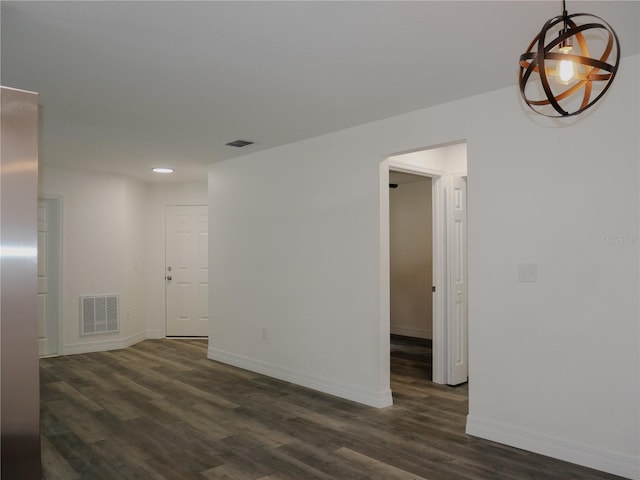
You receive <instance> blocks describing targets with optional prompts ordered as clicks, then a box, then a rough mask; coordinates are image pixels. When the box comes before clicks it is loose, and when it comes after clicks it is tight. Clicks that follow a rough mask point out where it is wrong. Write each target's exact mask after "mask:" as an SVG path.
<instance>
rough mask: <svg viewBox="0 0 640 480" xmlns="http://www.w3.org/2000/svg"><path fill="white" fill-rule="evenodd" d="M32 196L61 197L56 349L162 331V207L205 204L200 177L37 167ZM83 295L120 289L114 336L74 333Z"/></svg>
mask: <svg viewBox="0 0 640 480" xmlns="http://www.w3.org/2000/svg"><path fill="white" fill-rule="evenodd" d="M39 194H40V195H45V196H58V197H60V198H61V201H62V217H63V226H62V235H63V257H62V260H63V263H62V275H63V276H62V288H63V293H62V297H63V298H62V314H63V335H64V337H63V346H64V349H63V352H62V353H67V354H68V353H81V352H92V351H99V350H110V349H115V348H123V347H125V346H128V345H131V344H133V343H135V342H137V341H140V340H144V339H145V338H161V337H164V335H165V302H164V296H165V282H164V265H165V259H164V247H165V242H164V239H165V230H164V228H165V226H164V222H165V206H166V205H202V204H206V203H207V183H206V182H204V181H203V182H190V183H157V184H147V183H144V182H140V181H137V180H133V179H130V178H127V177H124V176H119V175H111V174H104V173H96V172H87V171H82V170H77V169H67V168H54V167H41V169H40V191H39ZM91 294H120V295H121V298H120V300H121V308H120V310H121V328H120V333H119V334H115V333H114V334H104V335H102V334H101V335H93V336H84V337H81V336H80V331H79V312H78V308H79V300H78V298H79V296H81V295H91Z"/></svg>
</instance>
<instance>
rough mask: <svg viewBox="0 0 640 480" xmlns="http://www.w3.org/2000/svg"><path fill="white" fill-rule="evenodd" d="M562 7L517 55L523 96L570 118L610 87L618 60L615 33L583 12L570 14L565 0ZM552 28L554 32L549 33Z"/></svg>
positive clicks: (545, 111)
mask: <svg viewBox="0 0 640 480" xmlns="http://www.w3.org/2000/svg"><path fill="white" fill-rule="evenodd" d="M562 10H563V11H562V15H559V16H557V17H553V18H551V19H550V20H548V21H547V22H546V23H545V24H544V26H543V27H542V30H540V33H538V35H536V37H535V38H534V39H533V41H532V42H531V44H530V45H529V48H527V51H526V52H525V53H523V54H522V55H521V56H520V73H519V85H520V93H521V94H522V98H523V99H524V101H525V102H526V104H527V105H528V106H529V107H530V108H531V109H532V110H533V111H535V112H536V113H539V114H540V115H544V116H546V117H570V116H572V115H578V114H580V113H582V112H584V111H585V110H586V109H587V108H589V107H591V106H592V105H593V104H595V103H596V102H597V101H598V100H600V98H602V96H603V95H604V94H605V92H606V91H607V90H608V89H609V87H610V86H611V83H612V82H613V79H614V78H615V76H616V72H617V71H618V63H619V62H620V43H619V41H618V36H617V35H616V32H615V31H614V30H613V28H611V26H610V25H609V24H608V23H607V22H605V21H604V20H602V19H601V18H600V17H597V16H595V15H591V14H588V13H574V14H572V15H569V14H568V13H567V8H566V4H565V0H563V1H562ZM579 17H580V18H579ZM576 21H581V22H584V23H581V24H580V25H578V24H577V23H576ZM556 28H559V29H560V30H559V31H558V34H557V36H555V35H553V34H551V33H550V32H555V31H556Z"/></svg>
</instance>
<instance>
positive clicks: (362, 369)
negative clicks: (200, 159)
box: [209, 56, 640, 478]
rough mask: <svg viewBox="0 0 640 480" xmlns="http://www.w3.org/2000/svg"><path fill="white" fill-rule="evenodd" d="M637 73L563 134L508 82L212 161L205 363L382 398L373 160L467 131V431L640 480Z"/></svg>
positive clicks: (382, 327)
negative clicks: (533, 267) (523, 271)
mask: <svg viewBox="0 0 640 480" xmlns="http://www.w3.org/2000/svg"><path fill="white" fill-rule="evenodd" d="M638 70H639V67H638V56H634V57H627V58H624V59H623V60H622V63H621V68H620V71H619V74H618V78H616V81H615V83H614V85H613V87H612V88H611V90H610V91H609V93H608V94H607V95H606V97H605V98H604V99H603V101H602V102H600V103H599V105H598V106H597V107H595V108H594V109H592V110H593V111H591V112H590V113H589V114H586V115H584V116H582V117H581V118H578V119H573V120H569V121H568V122H564V123H569V124H570V125H569V126H565V127H563V126H560V125H561V123H562V122H557V124H558V126H556V127H554V126H552V124H551V123H550V122H546V121H543V119H542V118H534V117H533V114H530V113H529V112H527V111H526V110H525V108H523V107H522V103H521V101H520V99H519V98H518V93H517V90H516V88H515V87H513V88H508V89H502V90H498V91H495V92H491V93H487V94H483V95H478V96H475V97H471V98H467V99H464V100H460V101H456V102H452V103H448V104H444V105H440V106H437V107H433V108H429V109H424V110H418V111H415V112H412V113H409V114H406V115H401V116H398V117H394V118H390V119H387V120H383V121H379V122H374V123H370V124H367V125H362V126H359V127H355V128H351V129H347V130H342V131H339V132H335V133H333V134H329V135H325V136H322V137H317V138H313V139H309V140H306V141H302V142H298V143H295V144H290V145H286V146H283V147H279V148H275V149H272V150H267V151H263V152H258V153H255V154H252V155H247V156H245V157H242V158H240V159H235V160H231V161H226V162H222V163H218V164H214V165H212V166H211V167H210V172H209V181H210V185H209V200H210V205H211V206H210V224H211V225H212V227H213V230H214V232H213V234H212V235H211V236H210V266H211V278H210V289H211V296H210V300H211V318H212V322H211V338H210V348H209V356H210V357H211V358H216V359H220V360H223V361H228V362H230V363H234V364H237V365H241V366H243V367H245V368H250V369H253V370H256V371H262V372H266V373H269V374H271V375H274V376H279V377H280V378H287V379H290V380H293V381H296V382H298V383H300V384H305V385H309V386H313V387H315V388H318V389H321V390H324V391H328V392H331V393H336V394H338V395H342V396H344V397H347V398H351V399H355V400H358V401H362V402H364V403H369V404H371V405H379V406H380V405H384V404H387V403H388V402H389V401H390V396H389V371H388V368H389V363H388V355H389V352H388V334H389V330H388V326H389V314H388V310H386V311H385V309H384V308H383V309H382V311H381V305H382V306H383V307H384V306H385V303H386V302H385V300H384V297H385V292H384V290H381V289H380V285H383V286H384V285H385V275H387V274H388V271H385V268H384V258H385V253H384V251H385V248H386V247H387V245H386V244H385V240H384V236H381V232H382V231H383V230H384V229H383V228H382V227H381V225H382V224H383V223H384V221H385V220H384V215H381V213H382V214H384V213H385V205H386V203H385V195H387V194H386V191H387V189H386V187H385V188H383V186H384V185H385V183H386V180H387V179H386V178H384V175H385V171H386V170H385V169H384V168H382V169H381V168H380V163H381V162H382V161H383V159H384V158H386V157H388V156H389V155H391V154H394V153H398V152H407V151H415V150H419V149H421V148H425V147H428V146H431V145H442V144H447V143H454V142H456V141H460V140H464V139H466V140H467V142H468V144H467V149H468V172H469V190H468V201H469V347H470V365H471V371H470V378H472V379H473V381H472V383H471V384H470V412H469V419H468V431H469V432H470V433H472V434H475V435H478V436H482V437H486V438H491V439H494V440H498V441H502V442H504V443H508V444H511V445H515V446H519V447H522V448H525V449H530V450H534V451H538V452H541V453H546V454H549V455H553V456H556V457H559V458H564V459H567V460H570V461H573V462H576V463H581V464H585V465H589V466H592V467H595V468H600V469H603V470H607V471H610V472H613V473H618V474H621V475H626V476H628V477H632V478H640V475H639V474H638V472H639V471H640V460H639V458H638V451H639V450H640V441H639V439H638V435H639V433H638V425H639V423H640V418H639V412H638V410H639V409H638V404H639V403H640V399H639V379H640V371H639V369H640V366H639V365H640V362H639V345H638V343H639V331H638V323H639V322H638V319H639V315H638V313H639V311H638V297H639V287H640V283H639V280H638V265H639V246H638V241H637V239H638V238H639V232H638V220H639V214H640V206H639V199H638V190H639V169H638V162H639V156H640V146H639V144H638V138H637V136H638V130H639V128H640V122H639V115H638V110H639V108H638V106H639V103H640V99H639V98H638V84H639V82H640V75H639V71H638ZM381 177H383V178H381ZM214 226H215V227H214ZM617 239H622V240H617ZM381 259H382V260H381ZM519 263H537V265H538V277H539V278H538V283H528V284H524V283H518V282H517V275H516V272H517V265H518V264H519ZM387 295H388V293H387ZM265 334H266V335H265ZM385 339H386V340H385Z"/></svg>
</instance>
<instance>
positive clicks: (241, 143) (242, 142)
mask: <svg viewBox="0 0 640 480" xmlns="http://www.w3.org/2000/svg"><path fill="white" fill-rule="evenodd" d="M252 144H253V142H251V141H249V140H234V141H233V142H229V143H225V145H229V146H230V147H238V148H240V147H246V146H247V145H252Z"/></svg>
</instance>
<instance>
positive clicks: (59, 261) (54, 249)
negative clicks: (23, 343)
mask: <svg viewBox="0 0 640 480" xmlns="http://www.w3.org/2000/svg"><path fill="white" fill-rule="evenodd" d="M38 201H43V202H47V203H48V204H49V207H52V208H53V218H52V220H53V222H51V223H50V226H51V225H53V227H54V229H53V232H51V231H50V235H51V236H50V239H51V240H54V242H53V244H52V242H49V248H50V252H49V253H50V254H52V255H47V257H48V259H49V260H50V261H51V260H55V261H54V265H53V268H51V267H52V264H51V263H49V265H48V268H49V270H53V271H54V274H53V275H52V276H51V280H52V285H54V286H55V288H54V291H53V292H52V293H53V294H54V297H55V306H54V311H55V316H56V321H55V327H56V329H57V332H56V333H57V339H56V353H55V354H53V355H50V356H58V355H64V322H63V321H62V319H63V318H64V317H63V305H62V287H63V285H62V279H63V266H64V255H63V252H64V249H63V245H62V240H63V238H64V237H63V235H62V229H63V225H64V222H63V218H64V217H63V211H64V209H63V206H64V198H63V196H62V195H38Z"/></svg>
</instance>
